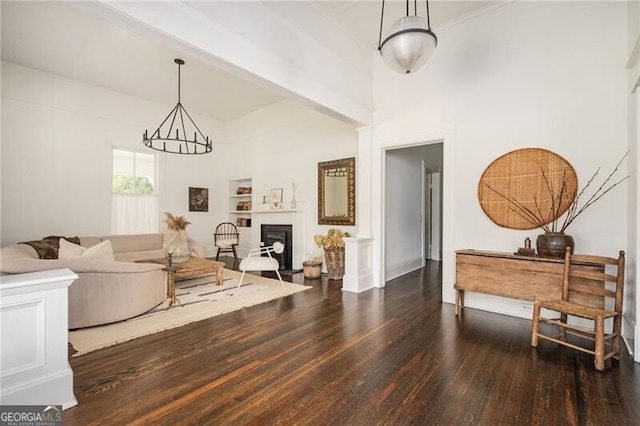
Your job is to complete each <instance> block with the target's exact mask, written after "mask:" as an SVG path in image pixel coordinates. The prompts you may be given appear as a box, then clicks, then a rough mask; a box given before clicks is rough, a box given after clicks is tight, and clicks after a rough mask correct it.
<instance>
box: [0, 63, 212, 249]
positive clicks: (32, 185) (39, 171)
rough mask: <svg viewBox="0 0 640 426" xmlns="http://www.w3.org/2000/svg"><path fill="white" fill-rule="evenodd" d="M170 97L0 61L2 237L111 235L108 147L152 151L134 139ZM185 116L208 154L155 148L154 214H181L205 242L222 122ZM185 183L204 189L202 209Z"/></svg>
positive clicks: (157, 116)
mask: <svg viewBox="0 0 640 426" xmlns="http://www.w3.org/2000/svg"><path fill="white" fill-rule="evenodd" d="M173 106H174V105H159V104H153V103H150V102H147V101H144V100H141V99H137V98H133V97H130V96H124V95H121V94H119V93H116V92H112V91H109V90H105V89H102V88H99V87H95V86H90V85H87V84H83V83H79V82H77V81H73V80H69V79H64V78H61V77H58V76H55V75H52V74H47V73H43V72H40V71H37V70H34V69H31V68H26V67H22V66H19V65H16V64H12V63H8V62H2V229H1V230H2V245H7V244H11V243H15V242H18V241H25V240H30V239H39V238H42V237H44V236H47V235H80V236H83V235H96V236H101V235H107V234H109V232H110V216H111V161H112V157H111V155H112V154H111V148H112V146H120V147H128V148H134V149H140V150H144V151H145V152H155V151H151V150H147V149H146V148H144V146H143V145H142V143H141V138H142V132H143V131H144V129H145V128H155V127H156V126H158V125H159V124H160V122H161V121H162V119H164V117H165V116H166V115H167V114H168V112H169V111H170V110H171V108H173ZM187 108H188V105H187ZM193 118H194V120H195V121H196V122H197V123H198V126H199V127H200V128H201V129H202V130H203V132H204V133H205V134H208V135H209V136H210V137H212V138H213V140H214V153H213V154H210V155H208V156H195V157H191V156H190V157H186V156H177V155H171V154H160V155H161V157H162V158H164V160H162V161H161V162H162V163H163V164H162V166H163V168H164V174H163V176H161V182H160V184H161V191H162V200H161V209H160V214H162V212H164V211H170V212H172V213H174V214H179V215H181V214H184V215H186V216H187V218H188V219H189V221H191V222H192V225H190V226H189V228H188V229H187V230H188V232H189V235H190V236H192V237H194V238H196V239H198V240H200V241H202V242H203V243H205V244H207V246H212V244H213V237H212V236H211V234H212V232H213V229H214V227H215V225H216V224H217V223H218V221H219V217H217V216H216V208H217V206H216V195H218V194H219V193H220V188H218V185H219V181H220V180H219V179H217V175H218V174H219V173H220V172H219V170H218V169H219V164H220V161H219V144H220V142H219V141H220V140H222V139H223V138H224V125H223V124H222V123H220V122H217V121H215V120H212V119H208V118H206V117H202V116H198V115H195V114H194V115H193ZM189 186H195V187H204V188H209V189H210V198H211V200H210V212H209V213H202V212H189V211H188V209H189V208H188V196H187V191H188V187H189ZM211 204H213V206H212V205H211ZM212 208H213V210H212ZM218 214H221V213H218ZM162 229H164V224H163V225H162ZM207 248H209V247H207Z"/></svg>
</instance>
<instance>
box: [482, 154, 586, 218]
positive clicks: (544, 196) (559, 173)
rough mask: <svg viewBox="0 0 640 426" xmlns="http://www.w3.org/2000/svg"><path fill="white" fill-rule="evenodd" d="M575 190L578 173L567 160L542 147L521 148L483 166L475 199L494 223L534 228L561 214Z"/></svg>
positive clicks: (568, 204)
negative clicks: (485, 166)
mask: <svg viewBox="0 0 640 426" xmlns="http://www.w3.org/2000/svg"><path fill="white" fill-rule="evenodd" d="M577 190H578V177H577V175H576V172H575V170H574V169H573V166H571V164H569V162H568V161H567V160H565V159H564V158H562V157H561V156H559V155H558V154H555V153H553V152H551V151H548V150H546V149H541V148H523V149H517V150H515V151H511V152H508V153H506V154H504V155H502V156H501V157H498V158H497V159H495V160H494V161H493V162H492V163H491V164H490V165H489V167H487V168H486V169H485V171H484V173H482V177H481V178H480V183H479V184H478V199H479V200H480V206H482V210H483V211H484V212H485V213H486V214H487V216H489V218H490V219H491V220H492V221H493V222H494V223H496V224H497V225H499V226H502V227H504V228H511V229H534V228H538V227H540V226H542V225H544V224H547V223H550V222H552V221H553V220H554V219H557V218H559V217H560V216H562V214H563V213H564V212H565V211H567V209H568V208H569V206H571V204H572V203H573V201H574V200H575V198H576V192H577ZM540 222H544V223H540Z"/></svg>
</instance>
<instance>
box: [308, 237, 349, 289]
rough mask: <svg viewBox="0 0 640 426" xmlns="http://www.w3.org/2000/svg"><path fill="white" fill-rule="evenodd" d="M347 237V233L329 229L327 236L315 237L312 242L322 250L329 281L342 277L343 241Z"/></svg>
mask: <svg viewBox="0 0 640 426" xmlns="http://www.w3.org/2000/svg"><path fill="white" fill-rule="evenodd" d="M343 237H349V233H348V232H342V231H340V230H339V229H336V228H331V229H329V231H327V235H315V236H314V237H313V240H314V241H315V243H316V245H317V246H318V247H321V248H323V249H324V258H325V259H326V261H327V273H328V275H329V279H330V280H341V279H342V277H343V276H344V240H343Z"/></svg>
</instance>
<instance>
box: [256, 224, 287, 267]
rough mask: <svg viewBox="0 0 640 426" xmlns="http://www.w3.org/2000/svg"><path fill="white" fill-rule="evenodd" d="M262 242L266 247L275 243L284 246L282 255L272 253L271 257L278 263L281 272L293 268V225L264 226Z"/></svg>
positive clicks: (261, 228) (261, 236)
mask: <svg viewBox="0 0 640 426" xmlns="http://www.w3.org/2000/svg"><path fill="white" fill-rule="evenodd" d="M260 241H262V243H263V244H264V245H265V247H268V246H271V245H273V243H275V242H281V243H282V244H284V251H283V252H282V253H281V254H278V253H271V256H273V258H274V259H276V260H277V261H278V263H279V264H280V270H281V271H282V270H291V269H292V268H293V247H292V244H293V225H262V226H261V227H260ZM263 256H267V255H266V254H264V255H263Z"/></svg>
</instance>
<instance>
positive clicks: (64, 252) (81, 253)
mask: <svg viewBox="0 0 640 426" xmlns="http://www.w3.org/2000/svg"><path fill="white" fill-rule="evenodd" d="M72 257H92V258H95V259H107V260H114V259H113V248H112V246H111V241H109V240H104V241H103V242H101V243H99V244H96V245H95V246H92V247H89V248H86V247H82V246H80V245H78V244H73V243H70V242H68V241H66V240H64V239H62V238H61V239H60V250H59V252H58V259H69V258H72Z"/></svg>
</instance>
